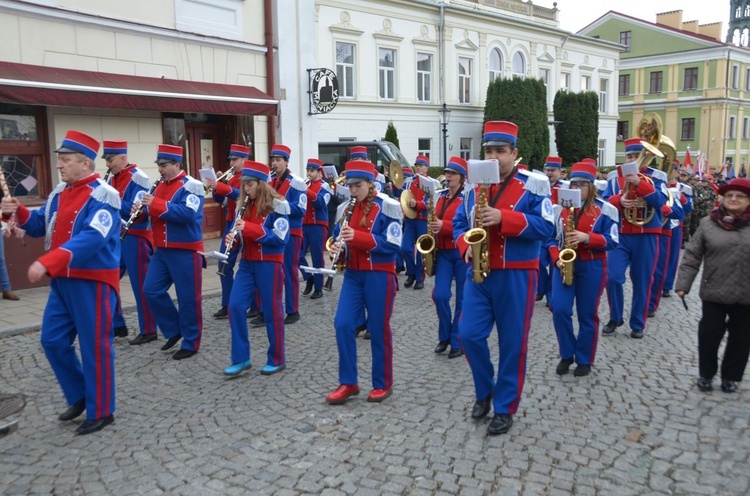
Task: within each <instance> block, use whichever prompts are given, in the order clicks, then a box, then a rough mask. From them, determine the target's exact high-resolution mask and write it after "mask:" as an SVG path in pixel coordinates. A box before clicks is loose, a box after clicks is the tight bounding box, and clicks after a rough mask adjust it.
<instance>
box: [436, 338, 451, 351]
mask: <svg viewBox="0 0 750 496" xmlns="http://www.w3.org/2000/svg"><path fill="white" fill-rule="evenodd" d="M449 344H450V342H448V341H440V342H439V343H438V344H437V346H435V353H443V352H444V351H445V350H447V349H448V345H449Z"/></svg>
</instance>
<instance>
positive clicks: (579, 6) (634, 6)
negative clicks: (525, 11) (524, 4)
mask: <svg viewBox="0 0 750 496" xmlns="http://www.w3.org/2000/svg"><path fill="white" fill-rule="evenodd" d="M552 3H553V0H535V1H534V4H536V5H540V6H543V7H550V8H551V7H552ZM729 5H730V4H729V0H702V1H698V0H557V8H558V9H560V27H561V28H563V29H565V30H568V31H572V32H576V31H578V30H579V29H581V28H583V27H585V26H587V25H588V24H590V23H591V22H593V21H595V20H596V19H598V18H599V17H601V16H602V15H604V14H606V13H607V12H609V11H610V10H614V11H615V12H620V13H622V14H627V15H630V16H633V17H638V18H640V19H643V20H645V21H649V22H656V14H657V13H659V12H669V11H671V10H680V9H682V20H683V21H692V20H697V21H698V22H699V24H708V23H711V22H722V23H724V24H723V26H722V38H723V37H724V36H726V32H727V29H728V28H729Z"/></svg>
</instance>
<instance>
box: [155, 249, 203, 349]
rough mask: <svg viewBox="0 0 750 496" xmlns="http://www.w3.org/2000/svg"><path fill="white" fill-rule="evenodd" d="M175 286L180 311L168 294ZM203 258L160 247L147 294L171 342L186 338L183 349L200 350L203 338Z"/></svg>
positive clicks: (160, 325) (194, 254)
mask: <svg viewBox="0 0 750 496" xmlns="http://www.w3.org/2000/svg"><path fill="white" fill-rule="evenodd" d="M172 284H174V286H175V292H176V293H177V304H178V305H179V307H180V309H179V311H178V310H177V307H175V304H174V302H173V301H172V297H171V296H170V295H169V293H168V292H167V291H169V288H170V287H172ZM202 285H203V256H201V255H199V254H198V253H197V252H194V251H191V250H179V249H176V248H157V249H156V251H155V252H154V255H153V256H152V257H151V263H150V264H149V266H148V274H147V275H146V281H145V282H144V283H143V292H144V293H146V301H147V302H148V304H149V306H150V307H151V308H153V309H154V316H155V317H156V323H157V325H158V326H159V329H161V332H163V333H164V337H166V338H167V339H169V338H172V337H175V336H177V335H178V334H179V335H181V336H182V345H181V346H182V349H185V350H191V351H198V349H199V348H200V346H201V336H202V335H203V310H202V306H203V305H202V303H203V294H202Z"/></svg>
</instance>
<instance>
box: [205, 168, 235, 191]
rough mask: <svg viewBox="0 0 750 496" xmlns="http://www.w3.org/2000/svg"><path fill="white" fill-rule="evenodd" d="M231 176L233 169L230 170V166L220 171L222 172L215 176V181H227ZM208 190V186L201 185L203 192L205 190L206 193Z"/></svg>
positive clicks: (232, 175)
mask: <svg viewBox="0 0 750 496" xmlns="http://www.w3.org/2000/svg"><path fill="white" fill-rule="evenodd" d="M232 177H234V171H233V170H232V168H231V167H230V168H229V169H227V170H226V171H224V172H222V173H221V175H219V177H217V178H216V182H217V183H218V182H220V181H225V182H229V180H230V179H232ZM210 190H211V188H209V187H208V186H207V185H203V191H204V192H205V193H206V194H208V192H209V191H210Z"/></svg>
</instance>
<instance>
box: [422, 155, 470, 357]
mask: <svg viewBox="0 0 750 496" xmlns="http://www.w3.org/2000/svg"><path fill="white" fill-rule="evenodd" d="M443 173H444V174H445V180H446V182H447V189H446V190H445V191H443V192H442V193H441V194H440V195H439V196H438V198H437V201H436V202H435V216H436V218H437V220H435V221H434V222H430V223H429V224H428V227H429V229H430V231H432V232H433V233H434V234H435V236H436V237H437V244H436V245H435V246H436V250H437V265H436V267H435V288H434V289H433V290H432V301H434V302H435V309H436V310H437V316H438V344H437V346H436V347H435V353H443V352H444V351H445V350H446V349H447V348H448V346H449V345H450V348H451V350H450V352H449V353H448V358H457V357H460V356H461V355H463V354H464V352H463V350H462V349H461V341H460V340H459V339H458V319H459V317H460V316H461V308H462V306H463V299H464V283H465V282H466V272H467V271H468V270H469V268H470V267H469V264H467V263H466V262H465V261H464V259H463V258H461V255H460V254H459V253H458V249H457V248H456V242H455V241H454V240H453V217H454V216H455V215H456V212H457V211H458V210H459V209H462V208H464V207H463V203H464V193H463V190H464V182H465V181H466V160H464V159H462V158H461V157H451V159H450V160H449V161H448V165H446V166H445V169H444V172H443ZM453 279H455V280H456V310H455V312H453V315H451V296H452V295H451V281H452V280H453Z"/></svg>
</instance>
